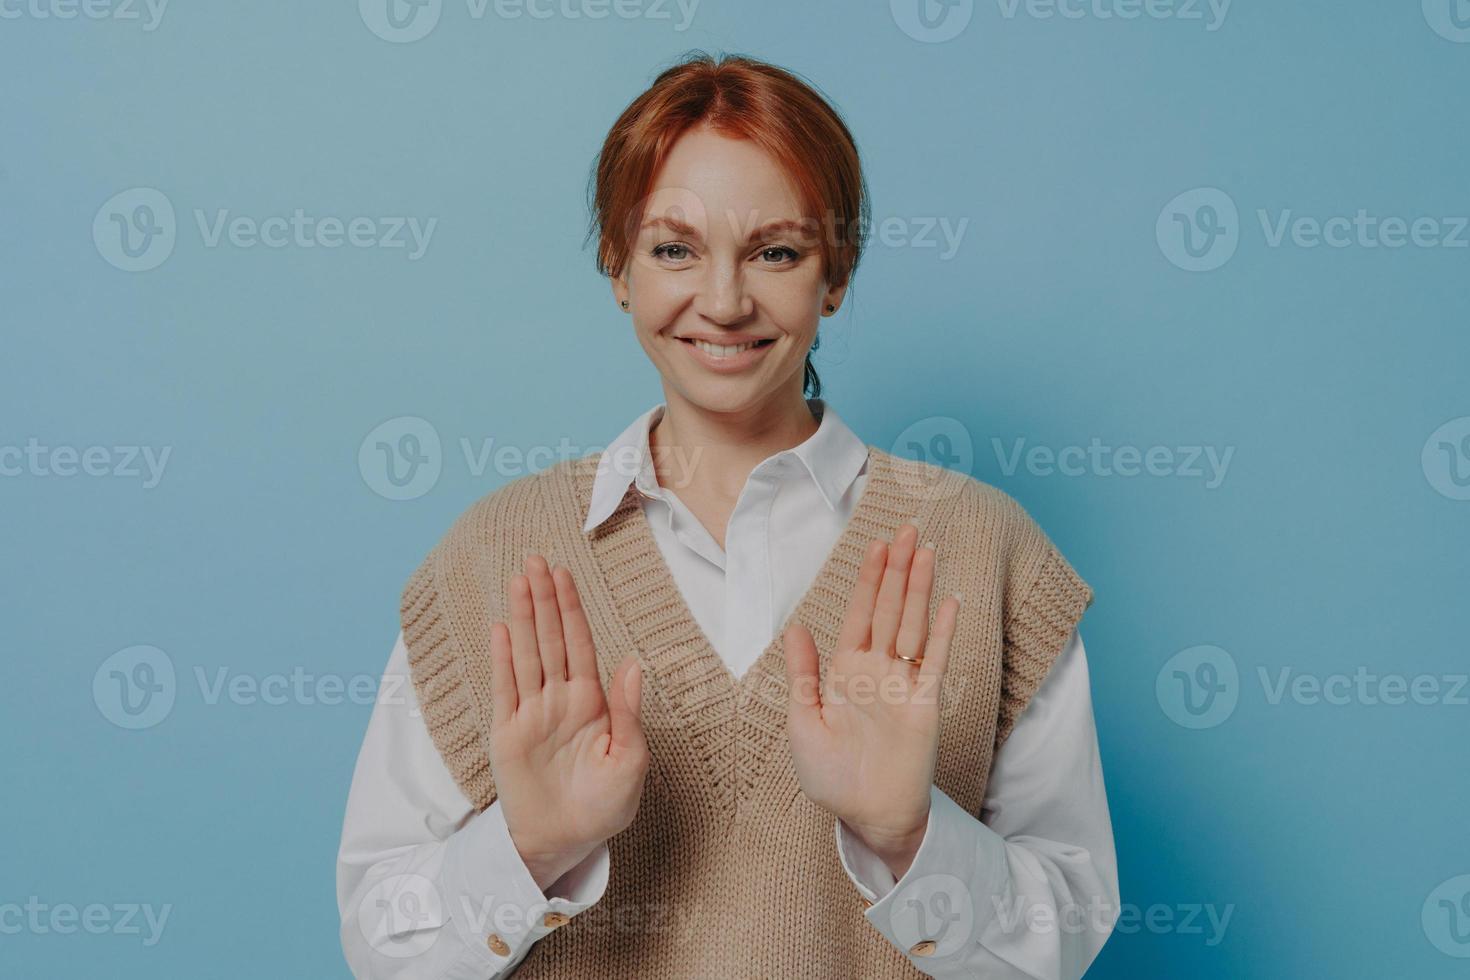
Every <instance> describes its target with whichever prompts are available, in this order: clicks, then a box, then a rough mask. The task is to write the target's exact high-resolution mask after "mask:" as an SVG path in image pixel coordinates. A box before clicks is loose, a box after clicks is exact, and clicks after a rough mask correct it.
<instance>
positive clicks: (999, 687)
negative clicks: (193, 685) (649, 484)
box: [402, 445, 1092, 980]
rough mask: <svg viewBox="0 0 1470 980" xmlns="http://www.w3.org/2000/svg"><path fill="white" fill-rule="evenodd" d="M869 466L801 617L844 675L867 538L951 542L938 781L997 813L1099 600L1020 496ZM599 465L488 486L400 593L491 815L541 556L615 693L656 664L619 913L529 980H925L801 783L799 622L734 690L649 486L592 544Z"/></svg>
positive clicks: (614, 897)
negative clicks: (890, 933)
mask: <svg viewBox="0 0 1470 980" xmlns="http://www.w3.org/2000/svg"><path fill="white" fill-rule="evenodd" d="M868 459H869V463H868V474H869V475H868V480H867V484H866V486H865V487H864V488H863V493H862V496H861V498H860V499H859V501H858V503H857V505H856V508H855V510H854V512H853V514H852V516H851V518H850V519H849V522H848V524H847V526H846V527H845V528H844V529H843V531H842V533H841V535H840V537H839V538H838V540H837V542H836V544H835V545H834V546H833V548H832V550H831V551H830V552H829V553H828V555H827V558H826V562H825V563H824V564H823V566H822V568H821V570H820V571H819V572H818V573H817V576H816V578H815V580H814V581H813V582H812V584H811V586H810V587H809V588H808V590H807V592H806V594H805V595H804V597H803V598H802V599H801V601H800V603H799V604H798V605H797V606H796V608H795V610H794V611H793V613H792V614H791V615H792V619H791V620H788V621H787V622H788V623H789V622H791V621H798V622H801V623H802V624H804V625H805V626H806V627H807V628H808V629H810V630H811V633H812V636H813V638H814V639H815V640H816V644H817V649H818V651H819V652H820V655H821V664H822V670H823V672H824V674H825V671H826V668H827V664H828V661H829V658H830V654H831V650H832V648H833V646H834V644H835V642H836V637H837V633H838V631H839V628H840V625H841V622H842V618H843V614H844V611H845V609H846V604H847V600H848V597H849V596H850V595H851V594H852V590H853V587H854V585H855V583H856V580H857V573H858V567H859V565H860V564H861V562H862V557H863V550H864V547H865V546H866V544H867V542H868V541H870V540H871V539H874V538H882V539H885V540H887V539H891V538H892V536H893V533H894V531H895V530H896V529H897V528H898V526H899V525H900V524H903V523H905V522H912V523H913V524H915V525H916V526H917V527H918V529H919V540H920V541H933V542H935V543H936V544H937V546H938V565H937V573H936V581H935V588H934V592H933V597H932V601H931V606H930V616H931V621H932V616H933V614H934V612H935V610H936V609H937V608H938V604H939V602H940V601H942V599H943V598H944V596H946V595H949V594H950V593H953V592H960V593H962V594H963V595H964V601H963V603H962V604H961V606H960V615H959V624H958V629H957V632H956V635H955V639H954V642H953V644H952V645H951V652H950V662H949V667H948V670H947V671H946V675H945V679H944V683H943V688H942V696H941V702H940V719H941V731H940V744H939V756H938V764H937V769H936V772H935V777H934V778H935V783H936V784H937V785H938V786H939V788H940V789H942V790H943V791H944V792H946V793H947V794H949V796H951V797H952V798H953V799H954V800H955V801H956V802H957V803H959V804H960V806H962V807H964V808H965V809H966V810H967V811H969V812H970V813H972V814H975V815H976V816H978V815H979V808H980V806H981V802H982V800H983V799H984V794H985V784H986V780H987V779H988V777H989V773H990V764H991V759H992V758H993V755H994V751H995V749H996V748H998V747H999V746H1000V745H1001V744H1002V743H1003V742H1004V741H1005V739H1006V737H1007V736H1008V735H1009V734H1010V732H1011V729H1012V726H1013V725H1014V724H1015V721H1016V718H1017V716H1018V715H1019V714H1020V713H1021V709H1022V708H1024V707H1025V706H1026V703H1027V702H1028V701H1029V700H1030V699H1031V697H1032V695H1033V694H1034V693H1035V692H1036V689H1037V687H1038V685H1039V684H1040V683H1041V680H1042V678H1043V677H1044V676H1045V675H1046V673H1047V671H1048V670H1049V669H1050V667H1051V665H1052V663H1053V661H1054V660H1055V658H1056V656H1057V654H1058V653H1059V652H1060V651H1061V649H1062V647H1063V645H1064V644H1065V642H1066V640H1067V638H1068V637H1069V635H1070V634H1071V631H1072V629H1073V627H1074V625H1075V624H1076V623H1077V621H1078V620H1079V619H1080V618H1081V616H1082V613H1083V611H1084V610H1085V609H1086V608H1087V606H1088V605H1089V604H1090V603H1091V601H1092V592H1091V590H1090V589H1089V587H1088V586H1087V584H1086V583H1085V582H1084V581H1083V580H1082V579H1081V578H1079V577H1078V575H1077V574H1076V572H1074V571H1073V569H1072V568H1071V566H1070V565H1069V564H1068V563H1067V562H1066V560H1065V559H1064V558H1063V557H1062V555H1061V554H1060V553H1059V552H1058V551H1057V550H1056V549H1055V548H1054V547H1053V545H1052V543H1051V542H1050V540H1049V539H1048V538H1047V537H1046V535H1045V534H1043V533H1042V531H1041V529H1040V528H1039V527H1038V526H1037V525H1036V524H1035V523H1034V522H1033V521H1032V520H1031V519H1030V517H1028V516H1027V514H1026V512H1025V511H1024V510H1022V508H1021V507H1020V506H1019V505H1018V504H1017V503H1016V502H1015V501H1014V500H1012V499H1011V498H1010V497H1009V496H1007V495H1006V494H1005V493H1003V492H1001V491H1000V490H997V489H996V488H994V487H991V486H989V485H988V484H984V483H981V482H979V481H978V480H975V479H973V478H972V477H970V476H967V475H964V474H961V473H957V472H954V471H951V470H947V469H943V468H941V467H937V466H933V465H931V464H926V463H921V462H916V461H913V460H908V459H905V458H903V457H899V456H895V455H892V454H890V453H887V452H885V451H883V450H881V449H879V448H878V447H876V446H872V445H870V446H869V447H868ZM597 464H598V456H597V455H596V454H593V455H588V456H583V457H580V458H577V459H569V460H565V461H563V462H560V463H557V464H555V465H553V466H551V467H549V468H548V469H546V470H543V471H542V472H540V473H537V474H534V475H531V476H526V477H522V478H520V479H517V480H515V481H513V482H511V483H509V484H507V485H505V486H503V487H501V488H500V489H498V490H496V491H494V492H492V493H490V494H488V495H487V496H485V497H484V498H482V499H481V500H479V501H478V502H477V503H475V504H474V505H473V506H471V507H470V508H469V509H468V510H467V511H466V512H465V513H464V514H463V515H462V516H461V517H460V518H459V519H458V521H456V522H455V524H454V525H453V526H452V527H451V529H450V530H449V532H448V533H447V534H446V535H445V537H444V538H443V540H441V541H440V542H439V544H438V545H437V546H436V547H435V548H434V550H433V551H432V552H431V553H430V554H429V555H428V557H427V558H426V559H425V560H424V562H423V563H422V564H421V565H420V566H419V568H418V569H417V570H416V571H415V572H414V574H413V576H412V577H411V578H410V579H409V581H408V584H407V587H406V588H405V589H404V592H403V602H402V626H403V634H404V640H405V642H406V644H407V646H408V651H409V663H410V669H411V672H412V675H413V683H414V687H415V690H416V692H417V695H418V699H419V702H420V706H421V708H422V711H423V717H424V722H425V724H427V725H428V728H429V733H430V735H431V736H432V737H433V740H434V743H435V745H437V746H438V748H439V751H440V753H441V754H442V756H443V758H444V761H445V762H446V764H447V765H448V767H449V770H450V772H451V773H453V775H454V778H455V780H456V781H457V782H458V784H459V786H460V787H461V788H462V789H463V790H464V793H465V795H466V796H467V797H468V798H469V799H470V800H472V801H473V802H474V804H475V805H476V806H477V807H479V808H481V809H483V808H485V807H487V806H489V805H490V804H491V803H492V802H493V801H494V800H495V782H494V774H493V773H492V771H491V768H490V760H489V755H488V749H487V747H488V744H489V725H490V718H491V697H490V653H489V638H490V627H491V624H492V623H493V622H495V621H497V620H500V621H508V618H509V617H508V613H507V610H506V606H505V584H506V582H508V581H509V579H510V578H511V577H512V576H514V575H516V574H518V573H519V572H521V571H522V561H523V559H524V557H525V556H526V555H527V554H528V553H530V552H532V551H534V552H538V553H540V554H542V555H544V556H545V557H546V558H547V560H548V561H550V562H553V563H561V564H565V565H566V566H567V567H568V568H569V569H570V570H571V572H572V574H573V576H574V577H575V579H576V582H577V587H578V590H579V592H580V594H581V597H582V602H583V605H584V607H585V609H586V612H587V617H588V620H589V622H590V623H591V627H592V633H593V636H594V638H595V640H596V644H597V651H598V662H599V666H600V670H601V673H602V680H603V684H604V686H606V684H607V682H608V681H609V679H610V678H611V676H612V672H613V670H614V668H615V667H616V666H617V664H618V662H619V661H620V660H621V659H622V658H623V657H624V656H625V655H626V654H628V653H630V652H631V653H636V654H637V655H638V657H639V659H640V660H641V662H642V665H643V676H644V688H643V689H644V695H643V705H642V721H643V727H644V730H645V732H646V734H647V737H648V742H649V748H650V750H651V752H652V757H653V761H652V765H651V767H650V770H649V774H648V779H647V781H646V783H645V787H644V791H643V797H642V801H641V803H640V805H639V809H638V815H637V818H636V819H635V820H634V822H633V824H632V825H631V826H630V827H628V829H626V830H625V831H623V832H622V833H620V834H618V835H616V836H615V837H613V838H612V839H611V840H610V841H609V842H608V845H609V848H610V854H611V871H610V879H609V882H608V887H607V891H606V893H605V894H604V895H603V897H602V899H601V900H600V901H599V902H598V903H597V904H596V905H593V906H591V907H590V908H588V909H586V910H585V911H583V912H582V913H580V914H579V915H577V916H574V917H573V918H572V919H571V921H570V922H569V923H567V924H565V925H562V926H561V927H559V928H557V929H555V930H554V931H552V932H551V933H550V934H549V935H547V936H546V937H545V938H543V939H541V940H540V941H539V942H538V943H536V945H535V946H534V947H533V948H532V949H531V950H530V952H529V953H528V954H527V955H526V958H525V959H524V960H523V961H522V963H521V964H520V966H519V967H518V969H517V970H516V972H515V976H516V978H517V980H535V978H540V977H554V978H560V980H611V978H638V980H704V978H711V980H724V978H732V980H733V978H741V980H745V978H762V980H765V978H770V980H794V978H803V980H808V978H809V980H874V978H884V980H887V978H898V977H905V978H913V977H922V976H924V974H922V973H920V972H919V971H918V970H917V969H915V968H914V966H913V965H912V963H911V962H910V960H909V956H908V952H907V950H900V949H899V948H898V947H896V946H895V945H894V944H892V943H890V942H889V941H888V940H887V939H885V938H884V937H883V936H882V935H881V934H880V933H879V932H878V931H877V930H876V929H875V928H874V926H873V925H872V924H870V923H869V922H868V921H867V919H866V918H865V913H864V908H863V905H862V904H861V900H860V896H859V894H858V892H857V891H856V890H855V888H854V887H853V884H852V882H851V881H850V880H849V878H848V877H847V875H846V874H845V873H844V872H843V870H842V866H841V864H840V863H839V860H838V856H837V850H836V843H835V839H834V832H833V830H834V819H833V816H832V814H831V813H829V812H827V811H825V810H823V809H821V808H819V807H818V806H816V805H815V804H813V803H812V802H811V801H809V800H808V799H807V798H806V797H805V796H804V795H803V794H802V792H801V788H800V786H799V784H798V782H797V779H796V773H795V770H794V768H793V764H792V759H791V754H790V750H789V748H788V745H787V740H786V708H785V701H786V693H787V686H786V675H785V661H784V653H783V650H782V645H781V635H782V633H784V632H785V628H786V625H787V624H786V623H783V624H782V626H781V628H780V629H778V630H777V632H776V633H775V635H774V636H773V637H772V639H771V643H770V644H769V645H768V646H767V648H766V649H765V651H764V652H763V653H762V654H761V656H760V658H759V659H758V660H757V661H756V662H755V664H754V665H753V666H752V667H751V668H750V669H749V671H748V672H747V673H746V675H745V676H744V677H743V678H739V679H737V678H735V677H734V676H733V675H732V674H731V672H730V670H729V668H728V667H726V666H725V663H724V661H723V660H721V658H720V656H719V654H718V653H716V652H715V650H714V648H713V647H712V646H711V645H710V643H709V641H708V639H707V638H706V637H705V636H704V634H703V633H702V632H701V630H700V628H699V626H698V624H697V623H696V621H695V620H694V618H693V616H692V615H691V613H690V612H689V609H688V606H687V605H686V603H685V601H684V598H683V596H682V594H681V593H680V592H679V589H678V586H677V584H676V583H675V582H674V580H673V578H672V577H671V575H670V573H669V570H668V566H667V565H666V564H665V563H664V560H663V556H662V554H661V553H660V551H659V548H658V544H657V543H656V541H655V540H654V538H653V535H652V532H651V530H650V528H649V526H648V523H647V521H646V519H645V517H644V514H643V510H642V505H641V504H640V502H639V499H638V496H637V494H636V492H634V491H632V489H631V488H630V491H629V493H628V494H627V495H626V496H625V497H624V498H623V501H622V503H621V504H620V505H619V507H618V509H617V511H616V512H615V513H614V514H613V515H612V516H611V517H609V518H608V519H607V520H606V521H605V522H604V523H603V524H602V525H600V526H599V527H598V528H596V529H594V530H593V531H592V532H590V533H587V534H584V533H583V532H582V525H583V523H584V522H585V520H586V515H587V510H588V506H589V503H590V500H591V493H592V484H593V478H594V476H595V475H596V470H597ZM978 900H988V898H986V897H983V896H977V901H978ZM889 904H897V903H889ZM880 908H881V907H880Z"/></svg>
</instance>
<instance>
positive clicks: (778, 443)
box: [648, 388, 820, 502]
mask: <svg viewBox="0 0 1470 980" xmlns="http://www.w3.org/2000/svg"><path fill="white" fill-rule="evenodd" d="M819 424H820V423H819V422H818V421H817V419H816V417H815V416H814V415H812V411H811V408H810V407H809V406H808V405H807V401H806V396H805V395H804V394H803V393H802V391H801V389H800V388H796V389H793V390H792V392H791V393H790V394H785V395H782V396H781V397H779V398H771V399H769V400H767V401H764V402H760V403H758V404H755V405H751V406H748V407H745V408H741V409H738V410H736V411H732V412H721V411H711V410H709V409H707V408H705V407H703V406H700V405H696V404H694V403H693V402H690V401H688V400H687V399H684V398H681V397H679V395H678V394H677V393H676V392H673V391H670V390H668V389H667V388H665V391H664V413H663V417H662V418H661V419H659V421H658V423H657V424H656V425H655V426H654V427H653V429H652V430H651V431H650V432H649V433H648V446H649V450H650V451H651V452H652V454H653V460H654V472H655V473H656V474H657V476H658V482H659V485H660V486H663V487H668V488H670V489H672V490H674V491H675V492H677V491H678V490H680V489H693V490H695V491H697V492H700V493H706V494H710V495H712V496H714V497H717V498H720V499H725V500H729V501H731V502H733V501H734V500H735V499H736V498H737V497H738V496H739V495H740V491H741V489H742V488H743V487H744V486H745V481H746V479H747V478H749V476H750V473H751V471H752V470H754V469H755V468H756V466H757V465H758V464H759V463H760V462H761V461H762V460H764V459H766V458H767V457H769V456H773V455H775V454H776V453H778V452H780V451H781V450H783V449H790V448H791V447H792V446H797V445H800V444H801V443H803V442H805V441H806V440H808V439H810V438H811V437H812V435H813V433H815V432H816V431H817V428H818V426H819Z"/></svg>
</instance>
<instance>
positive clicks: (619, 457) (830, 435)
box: [582, 398, 868, 533]
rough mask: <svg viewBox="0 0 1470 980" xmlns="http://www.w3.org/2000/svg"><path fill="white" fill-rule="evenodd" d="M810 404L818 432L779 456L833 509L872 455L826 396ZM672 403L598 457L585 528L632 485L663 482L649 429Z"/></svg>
mask: <svg viewBox="0 0 1470 980" xmlns="http://www.w3.org/2000/svg"><path fill="white" fill-rule="evenodd" d="M807 404H808V406H810V407H811V410H812V412H813V414H816V415H818V416H819V422H818V425H817V431H816V432H814V433H812V435H811V437H810V438H808V439H807V440H806V441H805V442H803V443H800V444H799V445H796V446H792V447H791V448H790V449H783V450H781V451H780V452H779V453H776V454H775V456H776V457H781V456H789V457H791V458H793V459H796V460H798V461H799V462H800V463H801V464H802V468H801V470H800V471H798V472H805V473H806V474H807V475H808V476H810V478H811V479H812V481H813V482H815V483H816V485H817V490H818V492H820V493H821V495H822V499H823V500H824V501H826V503H827V506H828V507H830V508H832V509H833V510H836V509H837V504H838V502H839V501H841V500H842V497H843V495H844V494H846V493H847V490H848V488H849V487H851V486H852V482H853V481H854V480H856V479H857V477H858V474H859V473H861V472H862V469H863V464H864V463H866V462H867V459H868V446H867V444H866V443H865V442H863V441H862V439H860V438H858V436H857V433H855V432H853V431H852V429H850V428H848V426H847V424H846V423H844V422H843V421H842V419H841V418H840V417H839V416H838V414H837V411H836V409H834V408H832V406H831V405H829V404H827V402H826V400H825V399H822V398H808V399H807ZM665 407H667V402H660V403H659V404H657V405H655V406H653V407H652V408H650V409H649V410H648V411H646V412H644V413H643V414H642V415H640V416H638V418H636V419H634V420H633V422H632V423H631V424H630V425H629V426H628V427H627V428H626V429H624V430H623V431H622V432H621V433H620V434H619V435H618V437H617V438H616V439H614V440H613V441H612V442H611V443H610V444H609V445H608V447H607V448H606V449H605V450H603V452H602V455H601V456H600V457H599V458H598V463H597V477H596V479H595V480H594V481H593V484H592V503H591V505H590V506H589V507H588V508H587V521H586V523H585V524H583V525H582V531H583V533H587V532H590V531H591V530H592V529H593V528H595V527H597V526H598V525H599V524H601V523H602V522H603V521H605V520H607V519H608V518H609V517H611V516H612V513H613V511H615V510H617V509H618V505H619V504H621V503H622V502H623V497H624V496H626V495H627V493H628V488H629V487H630V486H634V485H636V486H637V487H638V488H639V489H640V490H641V491H642V492H644V493H649V494H652V493H653V492H654V491H655V490H656V489H657V486H658V481H657V479H656V477H655V475H654V470H653V460H652V456H651V453H650V451H649V446H648V432H649V430H650V429H652V428H653V425H654V423H655V422H657V421H658V420H659V419H660V418H662V417H663V413H664V409H665Z"/></svg>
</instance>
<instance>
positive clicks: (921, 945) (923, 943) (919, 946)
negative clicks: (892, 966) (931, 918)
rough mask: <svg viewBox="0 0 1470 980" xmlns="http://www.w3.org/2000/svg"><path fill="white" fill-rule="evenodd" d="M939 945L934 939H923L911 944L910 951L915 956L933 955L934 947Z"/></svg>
mask: <svg viewBox="0 0 1470 980" xmlns="http://www.w3.org/2000/svg"><path fill="white" fill-rule="evenodd" d="M937 945H938V943H936V942H935V941H934V940H932V939H922V940H920V941H919V942H916V943H914V944H913V945H912V946H910V947H909V952H910V953H912V954H913V955H914V956H933V955H934V947H935V946H937Z"/></svg>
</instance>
